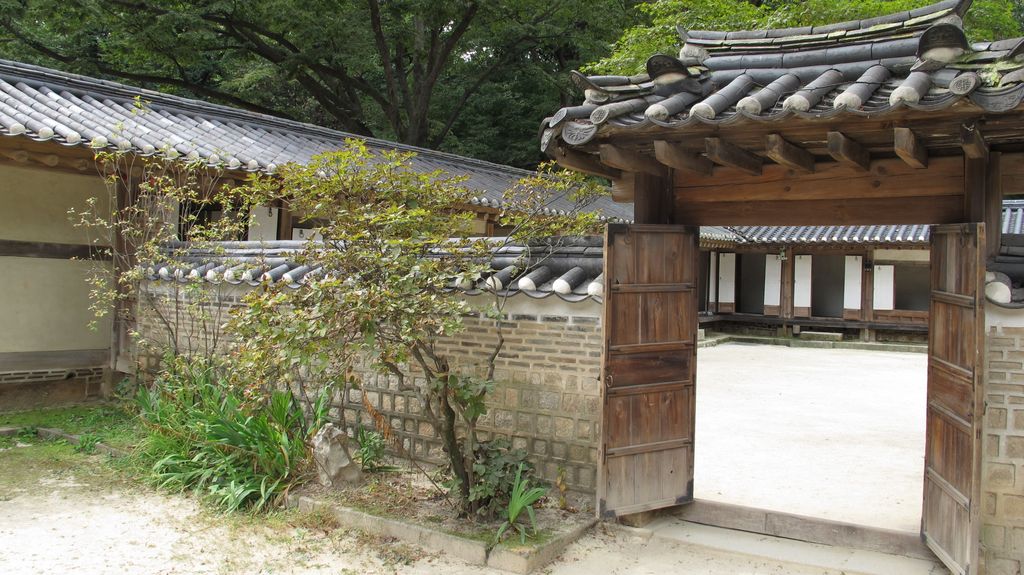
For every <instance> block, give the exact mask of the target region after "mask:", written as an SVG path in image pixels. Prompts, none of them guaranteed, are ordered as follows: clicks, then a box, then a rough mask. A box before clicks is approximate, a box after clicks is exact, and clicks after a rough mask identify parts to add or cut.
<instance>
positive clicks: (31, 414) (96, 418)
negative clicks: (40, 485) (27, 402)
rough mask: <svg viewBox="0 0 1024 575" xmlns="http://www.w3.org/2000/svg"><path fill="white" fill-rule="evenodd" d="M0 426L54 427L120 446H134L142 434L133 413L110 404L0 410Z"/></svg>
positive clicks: (112, 445) (113, 445)
mask: <svg viewBox="0 0 1024 575" xmlns="http://www.w3.org/2000/svg"><path fill="white" fill-rule="evenodd" d="M0 427H21V428H39V427H51V428H57V429H61V430H63V431H65V432H67V433H71V434H74V435H83V434H88V435H89V436H90V437H95V438H96V439H97V440H98V441H100V442H101V443H105V444H107V445H109V446H111V447H117V448H122V449H125V448H130V447H132V446H133V445H135V444H136V443H137V442H138V441H139V439H141V437H142V436H143V434H144V432H143V429H142V427H141V425H140V424H139V421H138V418H137V417H136V416H135V415H134V414H132V413H130V412H128V411H126V410H125V409H123V408H122V407H121V406H119V405H117V404H112V403H105V404H95V405H77V406H73V407H56V408H50V409H35V410H32V411H19V412H13V413H0Z"/></svg>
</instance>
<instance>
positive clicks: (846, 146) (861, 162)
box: [828, 132, 871, 172]
mask: <svg viewBox="0 0 1024 575" xmlns="http://www.w3.org/2000/svg"><path fill="white" fill-rule="evenodd" d="M828 153H829V155H831V156H832V158H834V159H835V161H837V162H839V163H842V164H846V165H848V166H853V167H855V168H858V169H861V170H864V171H865V172H866V171H868V170H870V169H871V154H870V153H869V152H868V151H867V150H866V149H864V147H863V146H861V145H860V144H858V143H857V142H856V141H854V140H851V139H850V138H848V137H847V136H846V134H844V133H842V132H829V133H828Z"/></svg>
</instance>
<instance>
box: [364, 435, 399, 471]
mask: <svg viewBox="0 0 1024 575" xmlns="http://www.w3.org/2000/svg"><path fill="white" fill-rule="evenodd" d="M356 443H358V444H359V449H357V450H356V460H358V461H359V467H361V468H362V469H363V471H366V472H368V473H379V472H387V471H395V470H397V469H398V468H397V467H395V466H394V465H389V464H387V463H385V462H384V455H385V452H386V451H387V449H388V442H387V440H385V439H384V436H383V435H382V434H380V433H378V432H376V431H374V430H372V429H366V428H365V427H360V428H359V431H357V432H356Z"/></svg>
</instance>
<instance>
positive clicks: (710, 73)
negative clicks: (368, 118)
mask: <svg viewBox="0 0 1024 575" xmlns="http://www.w3.org/2000/svg"><path fill="white" fill-rule="evenodd" d="M969 5H970V1H969V0H946V1H944V2H939V3H937V4H933V5H930V6H926V7H924V8H921V9H919V10H914V11H911V12H902V13H897V14H891V15H887V16H883V17H880V18H875V19H871V20H865V21H857V22H844V23H839V24H833V25H829V26H820V27H812V28H796V29H785V30H760V31H744V32H707V31H681V33H680V36H681V39H682V41H683V46H682V48H681V50H680V54H679V57H678V58H674V57H671V56H663V55H655V56H652V58H651V59H650V60H649V61H648V65H647V73H646V74H640V75H637V76H633V77H624V76H590V77H587V76H584V75H582V74H574V80H575V82H576V84H577V87H578V88H580V89H581V91H583V92H584V95H585V100H584V102H583V103H582V104H581V105H579V106H571V107H567V108H562V109H561V110H558V111H557V112H556V113H554V114H553V115H552V116H550V117H549V118H545V119H544V122H543V123H542V127H541V149H542V150H543V151H545V152H546V153H548V154H549V155H552V156H554V157H556V158H557V157H558V156H559V153H564V152H560V151H559V150H560V149H570V150H571V149H574V148H576V149H580V150H581V151H584V152H593V151H594V148H595V147H596V144H597V143H602V142H606V141H612V140H613V139H616V138H619V136H620V135H621V136H622V137H621V138H619V139H620V140H624V141H628V142H630V144H631V145H633V144H636V143H637V141H636V139H637V138H640V139H647V138H650V139H658V138H659V137H660V138H664V139H675V140H678V139H680V138H685V137H686V136H687V134H690V133H693V135H694V136H695V137H702V136H705V135H709V134H711V133H718V132H723V133H724V132H725V131H733V132H736V131H738V130H740V129H746V127H747V126H750V125H751V124H752V123H753V124H762V125H766V126H768V125H770V126H787V125H790V124H792V123H793V122H794V121H796V122H800V121H807V122H818V123H824V124H829V125H833V124H834V123H835V122H836V121H839V120H842V119H843V118H846V117H849V118H851V119H856V118H871V119H875V118H882V119H884V118H888V117H894V118H895V117H899V118H900V119H906V117H908V116H914V115H917V116H920V117H926V116H927V115H929V114H932V113H934V112H937V111H941V110H946V109H950V108H953V107H957V106H959V107H961V108H963V109H964V111H965V113H967V112H973V113H984V112H990V113H1000V112H1006V111H1009V110H1014V109H1017V108H1018V107H1019V106H1020V105H1021V101H1022V99H1024V61H1021V59H1020V58H1018V56H1020V55H1022V54H1024V39H1012V40H1000V41H996V42H982V43H976V44H973V45H969V44H968V43H967V40H966V37H965V36H964V33H963V30H962V21H961V18H960V17H961V15H962V14H963V13H964V12H965V11H966V9H967V7H968V6H969ZM627 134H628V135H629V137H630V138H632V139H629V140H626V139H625V138H626V137H627V136H626V135H627ZM1018 138H1019V137H1018Z"/></svg>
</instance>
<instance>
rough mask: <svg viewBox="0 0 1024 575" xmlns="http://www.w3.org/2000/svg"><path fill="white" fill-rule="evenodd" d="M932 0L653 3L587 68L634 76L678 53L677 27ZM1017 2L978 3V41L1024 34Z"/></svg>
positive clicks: (863, 12) (723, 25) (846, 12)
mask: <svg viewBox="0 0 1024 575" xmlns="http://www.w3.org/2000/svg"><path fill="white" fill-rule="evenodd" d="M931 3H933V2H932V0H844V1H842V2H837V1H835V0H774V1H771V0H770V1H764V2H760V1H754V0H655V1H653V2H649V3H647V4H643V5H641V6H640V11H641V12H642V13H643V14H644V15H645V16H646V21H645V22H644V23H642V24H639V25H637V26H634V27H632V28H630V29H628V30H626V32H625V33H624V34H623V36H622V38H620V39H619V41H618V43H616V45H615V48H614V50H613V51H612V54H611V55H609V56H608V57H606V58H603V59H601V60H598V61H597V62H595V63H593V64H591V65H590V66H588V67H587V68H586V69H587V70H588V71H589V72H593V73H615V74H620V73H621V74H633V73H636V72H639V71H642V70H643V67H644V63H645V62H646V61H647V58H649V57H650V56H651V55H653V54H659V53H661V54H676V53H677V52H678V51H679V44H680V40H679V36H678V34H677V33H676V26H680V27H682V28H684V29H687V30H761V29H766V28H787V27H790V26H809V25H818V24H829V23H833V22H842V21H846V20H856V19H862V18H871V17H874V16H881V15H884V14H890V13H893V12H899V11H902V10H911V9H914V8H920V7H921V6H926V5H928V4H931ZM1019 10H1020V3H1019V2H1017V1H1016V0H976V1H975V2H974V4H973V5H972V6H971V9H970V11H969V12H968V13H967V17H966V19H965V27H966V29H967V33H968V36H969V37H971V38H972V39H974V40H983V39H987V40H992V39H999V38H1010V37H1015V36H1020V35H1022V34H1024V32H1022V29H1021V19H1020V14H1019Z"/></svg>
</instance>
